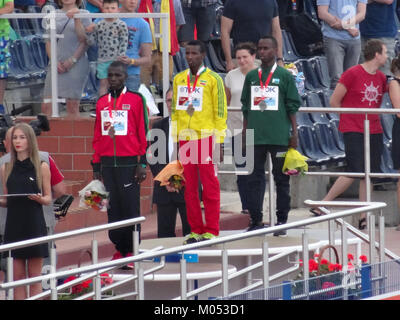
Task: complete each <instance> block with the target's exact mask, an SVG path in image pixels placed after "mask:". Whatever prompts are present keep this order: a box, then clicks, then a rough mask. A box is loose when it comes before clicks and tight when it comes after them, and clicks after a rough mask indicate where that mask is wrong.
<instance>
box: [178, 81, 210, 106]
mask: <svg viewBox="0 0 400 320" xmlns="http://www.w3.org/2000/svg"><path fill="white" fill-rule="evenodd" d="M203 89H204V88H203V87H196V88H195V89H194V90H193V91H192V92H191V95H190V96H189V93H188V89H187V86H178V92H177V94H178V97H177V103H176V110H185V111H186V110H187V109H188V107H189V105H190V104H191V105H193V108H194V111H201V110H202V109H203Z"/></svg>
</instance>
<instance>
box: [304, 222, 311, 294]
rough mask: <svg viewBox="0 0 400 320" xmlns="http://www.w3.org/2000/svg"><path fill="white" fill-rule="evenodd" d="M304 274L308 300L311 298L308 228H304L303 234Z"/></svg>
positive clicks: (305, 291)
mask: <svg viewBox="0 0 400 320" xmlns="http://www.w3.org/2000/svg"><path fill="white" fill-rule="evenodd" d="M302 239H303V274H304V294H305V295H306V297H307V300H309V298H310V297H309V283H308V279H309V274H308V272H309V263H308V262H309V261H308V260H309V252H308V235H307V232H306V230H305V229H304V232H303V235H302Z"/></svg>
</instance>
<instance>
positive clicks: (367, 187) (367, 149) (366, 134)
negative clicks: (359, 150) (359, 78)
mask: <svg viewBox="0 0 400 320" xmlns="http://www.w3.org/2000/svg"><path fill="white" fill-rule="evenodd" d="M369 136H370V132H369V120H368V118H366V119H365V120H364V169H365V195H366V199H365V201H366V202H371V177H370V176H369V174H370V173H371V161H370V153H371V150H370V143H369V140H370V139H369ZM370 214H371V212H370V211H368V212H367V224H368V223H369V222H368V221H369V219H368V217H369V216H370ZM367 226H368V225H367ZM368 227H369V228H370V227H371V226H368Z"/></svg>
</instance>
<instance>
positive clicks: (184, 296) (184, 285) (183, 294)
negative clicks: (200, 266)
mask: <svg viewBox="0 0 400 320" xmlns="http://www.w3.org/2000/svg"><path fill="white" fill-rule="evenodd" d="M180 264H181V299H182V300H187V279H186V277H187V269H186V259H185V258H184V256H183V253H182V258H181V260H180Z"/></svg>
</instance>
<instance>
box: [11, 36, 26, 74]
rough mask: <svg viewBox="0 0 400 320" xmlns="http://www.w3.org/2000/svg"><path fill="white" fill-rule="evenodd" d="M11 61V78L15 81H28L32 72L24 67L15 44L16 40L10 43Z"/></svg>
mask: <svg viewBox="0 0 400 320" xmlns="http://www.w3.org/2000/svg"><path fill="white" fill-rule="evenodd" d="M9 50H10V55H11V61H10V69H9V78H10V79H11V80H15V81H21V82H22V81H28V80H29V79H30V77H31V76H30V74H29V72H28V71H26V70H24V68H23V64H24V62H23V59H22V57H20V52H19V50H18V49H17V46H16V45H15V41H11V42H10V45H9Z"/></svg>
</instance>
